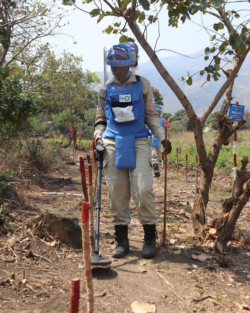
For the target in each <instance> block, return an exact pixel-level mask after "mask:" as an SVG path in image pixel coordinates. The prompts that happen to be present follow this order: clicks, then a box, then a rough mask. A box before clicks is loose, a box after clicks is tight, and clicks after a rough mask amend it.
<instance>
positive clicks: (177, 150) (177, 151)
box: [176, 148, 179, 173]
mask: <svg viewBox="0 0 250 313" xmlns="http://www.w3.org/2000/svg"><path fill="white" fill-rule="evenodd" d="M178 153H179V149H178V148H176V166H177V173H178V172H179V162H178Z"/></svg>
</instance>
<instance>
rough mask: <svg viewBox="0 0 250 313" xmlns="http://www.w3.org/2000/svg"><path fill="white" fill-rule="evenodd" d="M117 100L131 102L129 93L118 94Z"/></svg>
mask: <svg viewBox="0 0 250 313" xmlns="http://www.w3.org/2000/svg"><path fill="white" fill-rule="evenodd" d="M119 102H131V95H119Z"/></svg>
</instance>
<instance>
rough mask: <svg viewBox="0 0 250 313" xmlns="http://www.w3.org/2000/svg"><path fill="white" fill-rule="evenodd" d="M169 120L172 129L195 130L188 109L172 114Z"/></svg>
mask: <svg viewBox="0 0 250 313" xmlns="http://www.w3.org/2000/svg"><path fill="white" fill-rule="evenodd" d="M168 120H169V123H170V125H169V127H170V129H171V130H172V131H186V130H187V131H193V126H192V124H191V122H190V121H189V119H188V116H187V113H186V111H185V110H183V109H182V110H178V111H177V112H176V113H175V114H174V115H171V116H170V117H169V119H168Z"/></svg>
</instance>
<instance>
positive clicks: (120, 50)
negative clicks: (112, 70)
mask: <svg viewBox="0 0 250 313" xmlns="http://www.w3.org/2000/svg"><path fill="white" fill-rule="evenodd" d="M118 56H122V57H123V58H125V60H114V59H115V58H117V57H118ZM137 59H138V47H137V44H136V43H134V42H125V43H120V44H118V45H114V46H113V47H112V48H111V49H110V50H109V52H108V57H107V64H108V65H110V66H114V67H123V66H130V67H136V66H137V64H138V62H137Z"/></svg>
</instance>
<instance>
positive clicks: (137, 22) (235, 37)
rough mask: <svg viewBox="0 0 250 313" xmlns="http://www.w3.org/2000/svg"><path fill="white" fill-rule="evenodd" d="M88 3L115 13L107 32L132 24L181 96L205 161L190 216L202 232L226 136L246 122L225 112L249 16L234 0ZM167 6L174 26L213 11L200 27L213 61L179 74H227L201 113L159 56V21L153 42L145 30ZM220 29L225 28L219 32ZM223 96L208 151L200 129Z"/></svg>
mask: <svg viewBox="0 0 250 313" xmlns="http://www.w3.org/2000/svg"><path fill="white" fill-rule="evenodd" d="M74 2H75V1H74V0H63V3H64V4H74ZM90 2H91V4H90V5H91V9H92V10H90V11H89V12H88V11H86V10H83V11H84V12H87V13H88V14H90V16H91V17H97V22H98V23H99V22H100V21H101V20H102V19H103V18H111V19H112V20H113V21H114V22H113V24H112V25H109V26H108V27H107V28H106V29H105V30H104V31H105V32H106V33H107V34H111V33H112V34H119V35H120V38H119V40H120V42H126V41H133V40H134V39H133V38H131V37H129V36H126V35H125V34H124V33H125V32H127V31H128V28H126V27H129V28H130V30H131V32H132V34H133V35H134V36H135V38H136V39H137V40H138V42H139V44H140V45H141V47H142V48H143V49H144V51H145V52H146V53H147V55H148V57H149V59H150V60H151V62H152V63H153V64H154V66H155V67H156V69H157V70H158V72H159V73H160V75H161V76H162V78H163V79H164V80H165V82H166V84H168V86H169V87H170V88H171V89H172V91H173V92H174V93H175V95H176V97H177V98H178V99H179V101H180V103H181V104H182V106H183V108H184V109H185V111H186V113H187V115H188V118H189V120H190V122H191V123H192V126H193V129H194V138H195V142H196V147H197V152H198V155H199V160H200V164H201V178H200V186H197V189H196V194H195V200H194V206H193V213H192V220H193V227H194V232H195V234H197V235H199V236H203V234H204V225H205V224H206V214H205V209H206V206H207V203H208V201H209V187H210V184H211V181H212V177H213V172H214V167H215V164H216V161H217V159H218V156H219V152H220V149H221V147H222V145H225V144H228V138H229V137H230V136H231V135H232V134H233V133H234V132H235V131H236V130H237V129H239V128H240V127H241V126H242V125H243V124H244V121H241V122H239V123H236V124H235V125H233V121H232V120H231V119H230V120H228V119H227V118H226V113H227V111H228V108H229V105H230V102H231V99H232V90H233V84H234V81H235V78H236V76H237V75H238V73H239V70H240V68H241V66H242V64H243V62H244V60H245V58H246V56H247V54H248V52H249V50H250V30H249V29H248V28H247V25H248V23H249V20H248V19H247V17H245V19H244V20H243V21H242V20H239V21H238V22H237V19H238V18H239V17H240V14H239V12H240V10H237V8H235V9H233V10H232V9H230V10H229V9H228V5H231V3H228V1H225V0H212V1H207V0H200V1H199V0H198V1H193V0H188V1H186V0H178V1H176V0H168V1H165V0H163V1H159V0H151V1H148V0H139V1H137V0H123V1H120V0H117V1H112V2H111V1H108V0H104V1H103V2H104V3H103V2H100V5H98V3H97V2H92V0H87V1H86V2H84V3H90ZM242 2H245V3H248V2H247V1H244V0H242ZM74 5H75V4H74ZM163 8H166V9H167V12H168V20H169V26H170V27H178V23H179V22H180V21H181V22H182V23H185V21H186V20H187V19H191V18H192V15H195V14H197V13H202V14H203V15H204V14H209V15H211V16H212V17H213V18H214V19H215V22H214V23H213V25H212V27H210V26H208V27H206V26H203V25H201V27H204V28H205V29H206V31H207V32H208V33H211V37H210V41H211V43H210V46H209V47H206V48H205V50H204V52H205V60H209V59H210V61H209V64H208V65H207V66H206V67H205V68H204V69H201V70H200V71H198V72H197V73H195V74H193V75H190V74H189V73H188V74H187V75H186V76H183V77H182V78H181V80H182V81H183V82H186V83H187V84H188V85H192V82H193V77H194V75H200V76H201V77H202V76H204V75H206V82H209V81H210V80H211V79H213V80H214V81H218V80H219V78H220V76H221V74H220V72H221V71H222V72H223V73H224V74H225V75H226V81H225V83H223V85H222V86H221V87H220V88H219V90H218V92H217V94H216V95H215V97H214V99H213V101H212V102H211V103H210V104H208V106H207V109H206V111H205V112H204V113H203V115H202V117H201V118H198V116H197V114H196V113H195V111H194V108H193V106H192V104H191V103H190V101H189V100H188V98H187V96H186V95H185V94H184V92H183V91H182V90H181V88H180V87H179V85H178V84H177V83H176V82H175V81H174V79H173V78H172V77H171V75H170V74H169V72H168V70H167V69H166V68H165V67H164V66H163V64H162V63H161V61H160V60H159V58H158V55H157V53H158V52H159V51H161V50H162V49H158V50H157V42H158V38H159V36H160V26H159V33H158V34H157V36H156V41H155V44H154V46H153V45H150V43H149V41H148V40H147V30H148V28H149V27H150V26H151V25H152V24H153V23H158V24H159V19H158V16H159V14H160V12H161V10H162V9H163ZM145 11H146V13H147V14H146V13H145ZM222 30H223V33H222V32H221V31H222ZM230 56H231V57H230ZM223 62H224V64H223V65H222V64H221V63H223ZM227 64H230V67H231V68H230V69H229V70H227V71H225V70H224V69H223V67H225V66H226V65H227ZM223 95H224V102H223V104H222V106H221V109H220V114H217V116H216V118H217V123H218V130H217V132H216V135H215V138H214V142H213V144H212V145H211V147H210V150H209V152H208V153H207V152H206V148H205V143H204V140H203V132H202V129H203V127H204V125H205V122H206V120H207V118H208V116H209V115H210V113H211V112H212V111H213V110H214V108H215V106H216V105H217V104H218V102H219V100H220V99H221V97H222V96H223ZM244 171H245V168H244V169H242V171H238V172H237V174H238V176H239V177H243V176H244V179H243V178H242V179H240V180H239V184H240V185H241V186H240V188H239V193H237V194H234V195H233V199H234V202H233V203H234V206H233V207H231V210H230V212H229V217H228V219H227V221H226V222H225V223H224V224H223V227H222V228H221V233H222V234H223V233H227V234H228V236H224V237H223V236H222V237H220V238H224V239H223V241H222V242H221V243H222V244H223V245H225V244H226V242H227V240H228V238H230V236H232V230H233V229H234V225H235V222H236V220H237V218H238V216H239V214H240V212H241V210H242V209H243V206H242V204H243V202H240V200H239V202H237V201H236V200H237V199H239V197H241V195H242V193H241V192H242V190H243V184H245V183H246V182H249V179H250V173H248V174H244ZM242 175H243V176H242ZM244 190H246V193H245V194H244V195H245V198H244V201H245V199H246V198H247V197H248V199H249V196H250V183H249V184H248V185H247V187H246V189H244ZM239 203H240V204H239ZM236 213H237V214H236Z"/></svg>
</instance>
